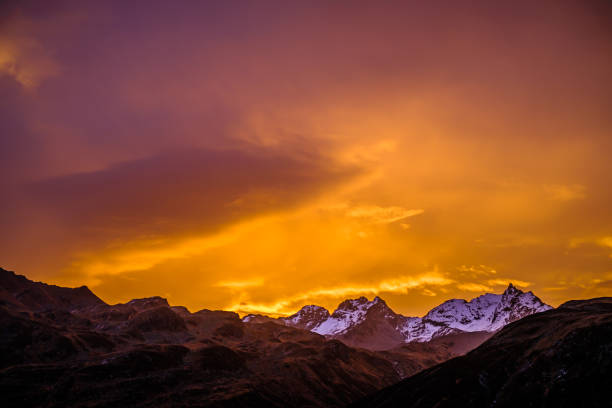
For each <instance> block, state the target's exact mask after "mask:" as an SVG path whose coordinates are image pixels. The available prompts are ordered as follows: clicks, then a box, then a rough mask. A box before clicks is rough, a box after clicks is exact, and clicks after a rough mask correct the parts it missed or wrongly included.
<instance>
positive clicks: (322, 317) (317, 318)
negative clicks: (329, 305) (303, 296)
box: [279, 305, 329, 331]
mask: <svg viewBox="0 0 612 408" xmlns="http://www.w3.org/2000/svg"><path fill="white" fill-rule="evenodd" d="M328 319H329V312H328V311H327V309H325V308H324V307H321V306H315V305H308V306H304V307H303V308H301V309H300V310H299V311H298V312H297V313H296V314H294V315H292V316H289V317H281V318H280V319H279V320H281V321H283V322H284V323H285V324H286V325H287V326H293V327H297V328H299V329H305V330H311V331H312V329H314V328H315V327H317V326H319V325H320V324H321V323H323V322H324V321H326V320H328Z"/></svg>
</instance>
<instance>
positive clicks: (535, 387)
mask: <svg viewBox="0 0 612 408" xmlns="http://www.w3.org/2000/svg"><path fill="white" fill-rule="evenodd" d="M611 379H612V298H598V299H591V300H584V301H571V302H567V303H565V304H563V305H561V306H560V307H559V308H557V309H554V310H549V311H546V312H544V313H539V314H536V315H533V316H528V317H526V318H523V319H521V320H519V321H517V322H514V323H511V324H509V325H507V326H506V327H504V328H503V329H502V330H501V331H499V332H498V333H497V334H495V335H494V336H492V337H491V338H490V339H489V340H488V341H486V342H485V343H483V344H482V345H481V346H479V347H478V348H476V349H475V350H473V351H471V352H470V353H468V354H466V355H465V356H462V357H457V358H454V359H452V360H449V361H447V362H445V363H442V364H440V365H437V366H435V367H432V368H429V369H427V370H425V371H422V372H421V373H419V374H416V375H414V376H412V377H410V378H408V379H405V380H403V381H402V382H400V383H398V384H396V385H393V386H391V387H388V388H386V389H384V390H382V391H380V392H378V393H376V394H374V395H373V396H371V397H369V398H366V399H364V400H362V401H360V402H359V403H357V404H355V405H353V406H354V407H368V408H371V407H379V408H383V407H412V408H417V407H423V408H425V407H427V408H429V407H440V408H443V407H467V408H470V407H474V408H476V407H496V408H497V407H500V408H501V407H560V408H561V407H572V408H573V407H593V408H596V407H610V406H612V388H611V387H610V384H611V383H612V382H611Z"/></svg>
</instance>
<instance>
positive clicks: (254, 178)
mask: <svg viewBox="0 0 612 408" xmlns="http://www.w3.org/2000/svg"><path fill="white" fill-rule="evenodd" d="M15 3H16V4H14V5H4V6H2V8H0V92H1V97H0V167H1V168H0V187H1V188H2V191H3V195H2V200H1V203H0V224H1V225H2V226H3V234H2V236H1V237H0V265H2V266H3V267H5V268H8V269H12V270H15V271H16V272H18V273H21V274H25V275H26V276H28V277H30V278H33V279H36V280H42V281H45V282H49V283H55V284H61V285H72V286H78V285H82V284H87V285H88V286H90V287H91V289H92V290H93V291H94V292H95V293H96V294H98V295H99V296H101V297H102V298H103V299H104V300H105V301H107V302H111V303H113V302H123V301H127V300H129V299H131V298H135V297H144V296H152V295H161V296H164V297H167V298H168V300H169V302H170V303H171V304H177V305H186V306H187V307H189V308H190V309H192V310H198V309H201V308H214V309H231V310H236V311H240V312H241V313H246V312H263V313H268V314H287V313H292V312H294V311H295V310H297V309H298V308H299V307H300V306H302V305H303V304H308V303H316V304H320V305H323V306H326V307H328V308H332V309H333V308H334V307H335V306H336V305H337V304H338V303H339V302H340V301H341V300H343V299H345V298H347V297H357V296H361V295H365V296H368V297H370V298H371V297H373V296H374V295H379V296H381V297H382V298H384V299H385V300H387V302H388V303H389V305H390V306H391V307H392V308H393V309H394V310H395V311H397V312H401V313H404V314H408V315H421V314H423V313H425V312H426V311H427V310H429V309H430V308H431V307H433V306H435V305H437V304H439V303H441V302H442V301H444V300H446V299H448V298H453V297H460V298H472V297H474V296H477V295H479V294H481V293H483V292H486V291H493V292H500V291H502V290H503V289H504V288H505V287H506V286H507V284H508V282H510V281H512V282H513V283H515V284H516V286H518V287H521V288H523V289H526V290H533V291H534V292H535V293H536V294H537V295H538V296H540V297H541V298H542V300H544V301H545V302H548V303H550V304H552V305H554V306H556V305H558V304H559V303H561V302H563V301H566V300H569V299H575V298H587V297H596V296H605V295H607V296H610V295H612V214H611V211H610V209H611V208H612V189H611V187H610V186H612V160H610V158H609V156H610V152H611V151H612V120H611V119H612V115H611V114H610V112H611V108H612V103H611V102H612V101H611V95H612V81H610V72H612V41H611V40H612V31H611V29H610V27H612V21H611V20H612V19H611V17H612V10H611V8H610V6H609V3H607V2H605V1H580V2H578V1H575V2H570V1H567V2H558V1H554V2H537V4H532V3H533V2H527V1H526V2H520V1H519V2H511V3H509V4H506V5H500V4H495V2H470V3H469V5H468V4H464V5H460V4H459V3H458V2H451V1H440V2H431V3H430V4H428V5H425V4H423V3H422V2H406V1H403V2H385V3H384V4H380V2H378V3H376V4H374V3H371V2H308V4H307V5H306V4H303V5H297V4H287V3H286V2H280V3H274V2H265V3H264V4H258V2H252V3H249V2H240V4H233V5H231V4H229V3H227V2H221V1H220V2H214V1H211V2H201V3H194V4H191V5H187V4H186V3H184V4H169V3H167V2H159V4H158V3H157V2H142V3H139V2H129V4H125V2H103V4H102V3H100V4H84V2H80V1H75V2H71V1H66V2H53V4H50V3H48V2H27V1H26V2H18V3H17V2H15Z"/></svg>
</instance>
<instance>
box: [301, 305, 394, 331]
mask: <svg viewBox="0 0 612 408" xmlns="http://www.w3.org/2000/svg"><path fill="white" fill-rule="evenodd" d="M375 305H384V307H387V305H386V303H385V301H384V300H382V299H381V298H379V297H378V296H376V297H375V298H374V299H373V300H371V301H369V300H368V299H367V298H366V297H365V296H362V297H360V298H358V299H347V300H345V301H344V302H342V303H340V304H339V305H338V308H337V309H336V310H335V311H334V313H332V315H331V316H330V317H329V318H328V319H327V320H325V321H323V322H321V324H319V325H318V326H317V327H315V328H313V329H312V331H313V332H315V333H318V334H323V335H326V336H331V335H338V334H342V333H343V332H345V331H346V330H348V329H349V328H351V327H353V326H355V325H357V324H359V323H361V322H362V321H363V320H364V319H365V316H366V314H367V312H368V310H370V309H371V308H372V307H373V306H375ZM389 310H390V309H389Z"/></svg>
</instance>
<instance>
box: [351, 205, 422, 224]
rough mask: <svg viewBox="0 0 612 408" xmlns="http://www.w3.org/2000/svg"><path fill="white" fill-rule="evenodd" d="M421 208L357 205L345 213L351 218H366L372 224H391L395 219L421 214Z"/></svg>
mask: <svg viewBox="0 0 612 408" xmlns="http://www.w3.org/2000/svg"><path fill="white" fill-rule="evenodd" d="M424 212H425V211H424V210H422V209H417V210H412V209H408V208H404V207H399V206H390V207H380V206H377V205H370V206H357V207H351V208H348V209H347V210H346V215H347V216H348V217H352V218H358V219H362V220H366V221H368V222H371V223H374V224H391V223H393V222H396V221H400V220H403V219H406V218H408V217H414V216H415V215H419V214H423V213H424Z"/></svg>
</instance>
